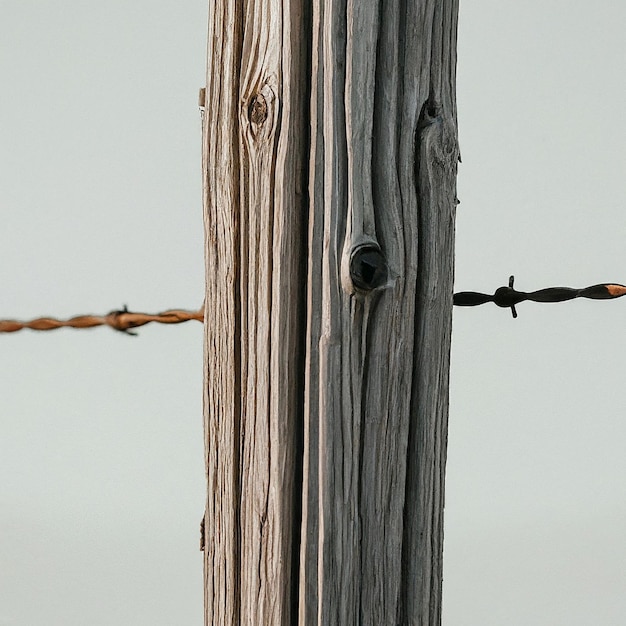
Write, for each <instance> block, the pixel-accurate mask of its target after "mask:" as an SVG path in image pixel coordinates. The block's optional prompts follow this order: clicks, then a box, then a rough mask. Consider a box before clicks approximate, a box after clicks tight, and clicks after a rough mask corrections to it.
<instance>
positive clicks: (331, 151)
mask: <svg viewBox="0 0 626 626" xmlns="http://www.w3.org/2000/svg"><path fill="white" fill-rule="evenodd" d="M314 7H315V9H314V14H313V48H312V50H313V55H312V89H311V99H312V113H311V117H312V122H311V125H312V137H311V142H312V148H311V155H312V156H311V163H312V165H311V168H310V171H311V176H310V181H309V193H310V197H311V209H310V215H309V264H308V282H309V287H308V289H309V291H308V299H307V314H308V327H307V363H306V393H305V416H304V419H305V449H304V504H303V533H302V544H301V562H300V605H299V618H300V621H299V623H300V624H306V625H307V626H308V625H313V624H320V625H321V624H324V625H326V624H337V625H341V624H362V625H366V624H371V625H372V626H378V625H381V624H389V625H392V624H393V625H394V626H395V625H396V624H420V625H425V624H438V623H440V619H441V579H442V568H441V562H442V548H443V544H442V541H443V527H442V515H443V493H444V492H443V479H444V472H445V458H446V440H447V416H448V415H447V413H448V372H449V351H450V335H451V320H452V287H453V258H454V218H455V211H456V204H457V200H456V170H457V162H458V156H459V155H458V148H457V140H456V136H457V133H456V104H455V91H454V85H455V64H456V20H457V9H458V6H457V2H456V1H454V0H451V1H446V0H438V1H435V0H432V1H422V2H390V1H384V0H383V1H380V2H375V1H372V0H360V1H357V0H348V1H347V2H346V1H340V0H337V1H333V0H327V1H326V2H317V3H315V5H314ZM363 245H370V246H375V247H378V248H379V249H380V251H381V252H382V254H383V256H384V257H385V258H386V260H387V264H388V280H387V283H386V284H385V285H384V286H383V287H382V288H379V289H374V290H371V291H368V292H362V291H359V290H358V289H355V287H354V285H353V284H352V282H351V279H350V274H349V271H348V268H349V266H350V259H351V257H352V255H353V253H354V251H355V250H357V249H358V248H359V246H363Z"/></svg>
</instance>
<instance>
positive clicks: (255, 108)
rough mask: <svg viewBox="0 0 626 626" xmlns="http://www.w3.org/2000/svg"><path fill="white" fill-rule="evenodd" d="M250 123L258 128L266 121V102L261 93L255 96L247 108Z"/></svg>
mask: <svg viewBox="0 0 626 626" xmlns="http://www.w3.org/2000/svg"><path fill="white" fill-rule="evenodd" d="M248 116H249V118H250V121H251V122H252V123H253V124H256V125H257V126H260V125H261V124H263V122H265V120H266V119H267V101H266V100H265V97H264V96H263V94H262V93H258V94H256V96H254V97H253V98H252V101H251V102H250V106H249V107H248Z"/></svg>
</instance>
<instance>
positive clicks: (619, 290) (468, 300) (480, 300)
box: [453, 276, 626, 317]
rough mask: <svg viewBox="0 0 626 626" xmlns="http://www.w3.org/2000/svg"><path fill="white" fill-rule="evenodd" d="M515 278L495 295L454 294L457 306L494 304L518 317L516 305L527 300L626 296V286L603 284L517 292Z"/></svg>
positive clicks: (465, 292)
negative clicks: (581, 287)
mask: <svg viewBox="0 0 626 626" xmlns="http://www.w3.org/2000/svg"><path fill="white" fill-rule="evenodd" d="M514 280H515V277H514V276H510V277H509V286H508V287H499V288H498V289H496V291H495V293H494V294H493V295H489V294H486V293H479V292H478V291H461V292H459V293H455V294H454V299H453V302H454V304H455V305H456V306H478V305H479V304H485V303H486V302H493V303H494V304H496V305H497V306H499V307H503V308H510V309H511V314H512V315H513V317H517V311H516V309H515V305H516V304H519V303H520V302H524V301H526V300H530V301H532V302H564V301H566V300H573V299H574V298H590V299H592V300H611V299H613V298H621V297H622V296H624V295H626V286H625V285H619V284H617V283H602V284H600V285H591V287H584V288H583V289H574V288H572V287H548V288H547V289H539V290H538V291H530V292H527V291H517V290H515V289H513V282H514Z"/></svg>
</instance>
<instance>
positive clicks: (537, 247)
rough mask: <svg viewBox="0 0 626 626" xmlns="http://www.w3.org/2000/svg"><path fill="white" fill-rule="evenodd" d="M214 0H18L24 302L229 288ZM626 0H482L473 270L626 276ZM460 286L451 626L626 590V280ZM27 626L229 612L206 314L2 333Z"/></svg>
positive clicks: (0, 572)
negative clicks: (205, 94)
mask: <svg viewBox="0 0 626 626" xmlns="http://www.w3.org/2000/svg"><path fill="white" fill-rule="evenodd" d="M206 14H207V4H206V2H203V1H197V2H178V3H164V2H148V1H146V0H135V1H133V2H122V1H120V0H109V1H108V2H107V3H102V2H93V1H83V2H78V1H70V0H59V1H58V2H54V3H52V2H48V1H44V0H19V1H18V0H2V1H0V41H1V42H2V43H1V47H2V54H1V55H0V76H1V77H2V83H3V89H2V93H3V97H2V98H1V99H0V208H1V215H2V218H3V224H4V228H1V229H0V293H1V296H0V318H5V317H11V318H21V319H28V318H30V317H36V316H39V315H42V314H51V315H58V316H71V315H74V314H80V313H106V312H107V311H109V310H111V309H114V308H117V307H120V306H121V305H122V304H125V303H126V304H128V305H129V306H130V307H131V308H132V309H136V310H145V311H158V310H163V309H167V308H170V307H183V308H197V307H198V306H199V305H200V303H201V302H202V297H203V289H204V284H203V283H204V280H203V252H202V220H201V189H200V121H199V114H198V109H197V92H198V88H199V87H200V86H201V85H202V84H203V82H204V68H205V40H206ZM624 32H626V9H624V8H623V7H622V6H621V4H620V3H617V2H615V1H614V0H613V1H609V0H596V2H595V3H593V8H592V7H591V4H590V3H587V2H584V3H583V2H580V1H575V0H568V1H567V2H565V1H564V0H561V1H551V0H542V1H541V2H540V1H538V0H527V1H526V2H523V3H521V2H518V1H515V2H513V1H512V0H491V1H487V0H477V1H474V2H468V3H465V2H462V6H461V14H460V27H459V65H458V105H459V125H460V141H461V151H462V156H463V164H462V165H461V167H460V174H459V197H460V199H461V205H460V206H459V209H458V219H457V234H458V246H457V281H456V283H457V289H458V290H477V291H484V292H493V290H494V289H495V288H496V287H499V286H501V285H504V284H506V282H507V280H508V276H509V274H515V276H516V287H517V288H518V289H522V290H534V289H539V288H542V287H549V286H557V285H566V286H571V287H584V286H588V285H591V284H594V283H598V282H607V281H612V282H621V283H626V251H625V248H624V245H623V244H624V233H625V232H626V211H624V204H625V203H626V198H625V196H626V194H624V192H623V189H622V180H623V178H624V175H625V173H626V152H625V151H624V149H623V147H622V144H623V143H624V140H625V139H626V119H625V116H623V115H622V113H621V108H622V106H621V105H622V103H623V102H624V100H625V99H626V98H625V96H626V74H625V73H624V71H623V67H624V58H625V55H626V40H625V39H624V37H623V33H624ZM518 313H519V317H518V319H516V320H513V319H512V318H511V316H510V314H509V312H508V311H506V310H501V309H497V308H496V307H495V306H493V305H484V306H481V307H477V308H474V309H456V310H455V318H454V336H453V352H452V372H451V375H452V382H451V387H452V395H451V408H450V435H449V442H450V445H449V463H448V481H447V505H446V544H445V571H444V576H445V580H444V605H445V610H444V625H445V626H501V625H507V626H528V625H533V626H555V625H561V624H563V625H567V626H588V625H589V624H602V625H613V624H621V623H623V616H624V614H626V594H624V589H625V588H626V536H625V533H624V529H625V528H626V497H625V496H626V483H625V481H624V477H625V476H626V456H625V455H624V454H623V447H624V442H626V420H625V419H624V408H623V403H622V402H621V401H620V393H621V392H622V389H623V387H624V384H623V379H624V374H625V371H626V368H625V366H624V362H625V360H626V350H625V347H626V345H625V344H626V333H625V332H624V319H625V317H626V298H624V299H622V300H617V301H614V302H595V301H585V300H581V301H573V302H567V303H562V304H552V305H548V304H546V305H540V304H534V303H523V304H521V305H519V307H518ZM0 368H2V369H1V371H0V377H1V380H2V383H1V389H0V391H1V394H0V432H1V433H2V436H1V437H0V471H1V473H2V477H3V478H2V480H1V481H0V626H44V625H45V626H79V625H80V626H83V625H84V624H90V626H113V625H115V626H137V625H140V626H141V625H143V624H145V625H150V626H172V625H178V624H184V625H193V624H197V625H199V624H201V623H202V617H201V616H202V563H201V553H200V552H199V551H198V526H199V521H200V518H201V516H202V511H203V506H204V489H205V485H204V479H203V471H204V464H203V449H202V422H201V393H202V391H201V377H202V327H201V325H200V324H198V323H196V322H189V323H187V324H184V325H180V326H175V327H163V326H155V325H152V326H146V327H144V328H143V329H141V330H140V337H139V338H131V337H126V336H124V335H122V334H117V333H115V332H113V331H111V330H109V329H106V328H104V329H102V328H101V329H95V330H91V331H74V330H70V329H67V330H59V331H55V332H51V333H34V332H31V331H22V332H19V333H16V334H13V335H3V336H0Z"/></svg>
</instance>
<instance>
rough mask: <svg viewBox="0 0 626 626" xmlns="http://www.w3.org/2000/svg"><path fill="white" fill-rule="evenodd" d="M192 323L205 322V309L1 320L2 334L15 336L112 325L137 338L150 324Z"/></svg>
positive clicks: (126, 311)
mask: <svg viewBox="0 0 626 626" xmlns="http://www.w3.org/2000/svg"><path fill="white" fill-rule="evenodd" d="M189 320H197V321H199V322H203V321H204V306H202V307H201V308H200V309H199V310H197V311H186V310H183V309H170V310H169V311H163V312H161V313H156V314H151V313H135V312H133V311H129V310H128V308H127V307H126V305H124V308H122V309H120V310H117V311H111V312H110V313H107V314H106V315H78V316H76V317H71V318H70V319H67V320H60V319H56V318H54V317H38V318H37V319H34V320H30V321H27V322H20V321H18V320H0V333H14V332H17V331H18V330H22V329H23V328H30V329H31V330H56V329H57V328H63V327H70V328H93V327H94V326H110V327H111V328H113V329H114V330H118V331H120V332H122V333H126V334H127V335H136V334H137V333H134V332H133V331H132V330H131V329H133V328H138V327H139V326H144V325H145V324H149V323H150V322H158V323H160V324H181V323H182V322H188V321H189Z"/></svg>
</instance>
